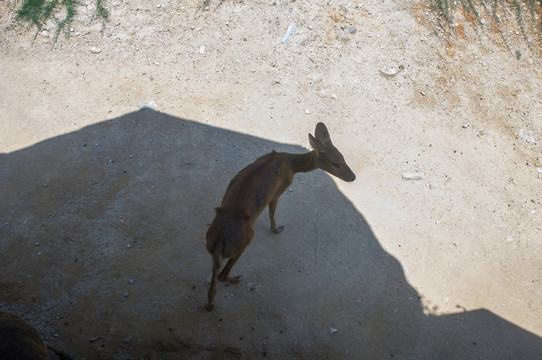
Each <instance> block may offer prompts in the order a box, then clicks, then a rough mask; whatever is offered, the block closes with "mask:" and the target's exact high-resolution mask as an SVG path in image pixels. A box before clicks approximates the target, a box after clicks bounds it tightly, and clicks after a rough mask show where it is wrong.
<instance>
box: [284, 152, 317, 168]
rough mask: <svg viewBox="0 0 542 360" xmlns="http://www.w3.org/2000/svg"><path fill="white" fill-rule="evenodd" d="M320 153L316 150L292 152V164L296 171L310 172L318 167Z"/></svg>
mask: <svg viewBox="0 0 542 360" xmlns="http://www.w3.org/2000/svg"><path fill="white" fill-rule="evenodd" d="M317 157H318V154H317V153H316V151H315V150H313V151H310V152H308V153H305V154H291V155H290V164H291V165H292V170H293V171H294V173H298V172H308V171H312V170H314V169H316V168H317V167H318V166H317Z"/></svg>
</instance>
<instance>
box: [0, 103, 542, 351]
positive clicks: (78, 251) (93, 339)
mask: <svg viewBox="0 0 542 360" xmlns="http://www.w3.org/2000/svg"><path fill="white" fill-rule="evenodd" d="M312 131H313V125H311V126H310V127H308V128H307V133H308V132H312ZM331 136H332V138H333V133H332V134H331ZM307 142H308V141H307ZM272 149H275V150H277V151H289V152H296V153H300V152H303V151H305V150H304V149H302V148H301V147H299V146H291V145H285V144H279V143H274V142H271V141H267V140H263V139H259V138H255V137H252V136H248V135H243V134H239V133H235V132H231V131H227V130H223V129H218V128H214V127H210V126H206V125H202V124H199V123H196V122H192V121H188V120H183V119H179V118H175V117H172V116H168V115H165V114H162V113H159V112H155V111H153V110H149V109H143V110H141V111H138V112H135V113H131V114H127V115H125V116H122V117H119V118H116V119H113V120H109V121H104V122H102V123H99V124H96V125H92V126H89V127H86V128H83V129H81V130H79V131H76V132H74V133H70V134H66V135H62V136H58V137H55V138H53V139H49V140H46V141H43V142H41V143H38V144H36V145H34V146H31V147H28V148H26V149H22V150H20V151H16V152H13V153H10V154H2V155H0V179H1V181H0V198H1V199H2V203H1V204H0V236H1V238H0V239H1V241H0V254H1V255H0V273H1V274H2V276H1V278H0V308H1V309H2V310H7V311H11V312H15V313H18V314H20V315H22V316H23V317H24V318H25V319H27V320H29V321H31V322H32V323H33V324H34V325H35V326H36V327H37V328H38V329H39V330H40V332H41V333H42V334H43V335H44V337H45V338H46V340H47V341H49V342H51V343H53V344H55V345H57V346H59V347H62V348H64V349H65V350H66V351H68V352H71V353H73V354H74V355H76V356H77V357H78V358H87V359H132V358H134V359H141V358H146V359H147V358H148V359H165V358H169V359H218V358H220V359H228V358H232V359H237V358H242V359H258V358H270V359H340V358H352V359H391V358H393V359H430V358H434V359H534V358H536V357H537V356H539V355H540V354H542V339H541V338H540V337H537V336H536V335H534V334H532V333H529V332H527V331H524V330H522V329H521V328H519V327H517V326H515V325H514V324H511V323H509V322H507V321H506V320H504V319H502V318H500V317H498V316H496V315H494V314H492V313H491V312H489V311H487V310H478V311H471V312H460V313H457V314H454V315H447V316H439V317H436V316H430V315H425V314H424V312H423V308H422V305H421V301H420V298H419V295H418V294H417V292H416V291H415V290H414V289H413V288H412V287H411V286H410V285H409V284H408V283H407V281H406V280H405V276H404V273H403V271H402V268H401V265H400V263H399V262H398V261H397V260H396V259H395V258H393V257H392V256H390V255H389V254H388V253H386V252H385V251H384V250H383V249H382V248H381V246H380V245H379V243H378V240H377V239H376V238H375V236H374V235H373V233H372V231H371V229H370V226H369V225H368V224H367V222H366V221H365V220H364V218H363V216H362V215H361V214H360V213H359V212H358V211H357V210H356V209H355V207H354V206H353V205H352V204H351V203H350V202H349V201H348V199H346V198H345V197H344V196H343V195H342V194H341V193H340V192H339V191H338V189H337V188H336V186H335V184H334V182H333V181H332V180H331V178H330V177H329V176H328V175H327V174H325V173H324V172H322V171H316V172H313V173H309V174H299V175H298V177H297V178H296V180H295V181H294V184H293V185H292V188H291V191H287V192H286V193H285V194H284V195H283V197H282V198H281V201H280V203H279V206H278V209H277V222H278V223H279V225H280V224H282V225H285V230H284V231H283V232H282V233H281V234H278V235H275V234H272V233H271V232H270V231H269V224H268V219H267V216H262V217H261V218H260V219H259V220H258V223H257V224H256V236H255V237H254V240H253V241H252V244H251V245H250V246H249V247H248V248H247V250H246V251H245V254H244V255H243V256H242V257H241V259H240V260H239V262H238V264H237V265H236V267H235V268H234V270H233V272H232V274H233V275H236V274H243V276H244V278H243V280H242V282H241V283H240V284H239V285H236V286H225V285H223V284H219V286H218V287H217V298H216V301H215V303H216V307H215V310H214V311H213V312H212V313H207V312H206V311H204V307H203V306H204V304H205V300H206V291H207V286H208V281H209V277H210V270H211V263H210V256H209V255H208V254H207V253H206V250H205V246H204V235H205V232H206V229H207V226H208V224H209V223H210V222H211V220H212V218H213V216H214V213H213V208H214V207H215V206H217V205H218V204H219V203H220V200H221V197H222V195H223V192H224V190H225V189H226V186H227V184H228V182H229V180H230V179H231V178H232V177H233V175H235V174H236V173H237V171H238V170H240V169H241V168H242V167H244V166H245V165H247V164H248V163H250V162H252V161H253V160H254V159H256V157H258V156H260V155H262V154H264V153H267V152H269V151H271V150H272ZM347 160H350V162H355V161H357V160H355V159H347ZM359 161H362V160H359ZM357 175H358V180H357V181H363V174H357ZM264 214H266V212H265V213H264ZM390 221H393V220H392V219H390ZM405 236H408V235H405ZM466 271H468V269H466Z"/></svg>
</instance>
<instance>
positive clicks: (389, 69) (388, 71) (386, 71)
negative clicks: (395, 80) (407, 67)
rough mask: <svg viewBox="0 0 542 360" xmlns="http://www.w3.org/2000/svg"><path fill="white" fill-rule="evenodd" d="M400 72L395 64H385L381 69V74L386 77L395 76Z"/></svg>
mask: <svg viewBox="0 0 542 360" xmlns="http://www.w3.org/2000/svg"><path fill="white" fill-rule="evenodd" d="M398 72H399V71H397V69H396V68H395V67H393V66H384V68H382V69H380V74H381V75H383V76H384V77H394V76H395V75H397V73H398Z"/></svg>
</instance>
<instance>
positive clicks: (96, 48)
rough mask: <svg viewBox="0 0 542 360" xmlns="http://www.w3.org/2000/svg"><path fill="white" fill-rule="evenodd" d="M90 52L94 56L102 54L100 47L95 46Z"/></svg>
mask: <svg viewBox="0 0 542 360" xmlns="http://www.w3.org/2000/svg"><path fill="white" fill-rule="evenodd" d="M90 52H91V53H93V54H99V53H101V52H102V49H100V48H99V47H96V46H93V47H91V48H90Z"/></svg>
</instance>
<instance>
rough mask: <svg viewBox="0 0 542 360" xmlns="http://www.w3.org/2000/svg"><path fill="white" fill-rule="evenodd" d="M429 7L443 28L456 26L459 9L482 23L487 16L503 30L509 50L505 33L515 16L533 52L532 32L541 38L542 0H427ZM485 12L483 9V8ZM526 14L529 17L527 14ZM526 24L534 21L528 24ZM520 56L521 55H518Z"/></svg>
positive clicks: (501, 33)
mask: <svg viewBox="0 0 542 360" xmlns="http://www.w3.org/2000/svg"><path fill="white" fill-rule="evenodd" d="M428 1H429V2H430V7H431V9H433V11H435V12H436V14H437V15H438V16H439V20H444V21H442V22H441V25H442V27H443V28H445V27H448V28H450V29H453V28H454V14H455V13H456V11H458V8H460V9H462V10H463V13H464V14H465V17H466V18H467V20H475V22H476V23H478V24H480V23H481V24H483V23H484V21H483V19H488V18H489V21H490V22H491V23H492V25H494V26H495V28H496V29H497V31H498V32H499V33H500V35H501V37H502V39H503V41H504V43H505V44H506V46H507V47H508V50H509V51H510V52H511V53H513V51H512V49H511V48H510V44H509V41H508V38H507V37H506V35H505V33H506V32H505V31H503V28H504V27H505V26H508V27H509V26H510V22H509V18H510V17H511V15H515V22H516V26H517V28H519V32H520V33H521V35H522V37H523V39H524V41H525V42H526V43H527V45H528V46H529V48H530V49H531V51H533V52H534V48H533V45H532V43H531V40H530V37H529V35H528V34H529V33H531V34H535V35H536V36H537V37H540V36H541V34H542V19H541V20H540V22H539V23H537V13H538V14H540V13H541V12H542V0H522V1H519V0H459V1H457V0H428ZM482 8H483V10H484V12H483V13H482V12H480V9H482ZM526 14H527V16H526ZM527 24H532V25H533V26H532V27H528V25H527ZM517 54H518V53H517V52H516V57H517V58H518V59H519V58H520V57H521V55H519V56H518V55H517Z"/></svg>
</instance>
